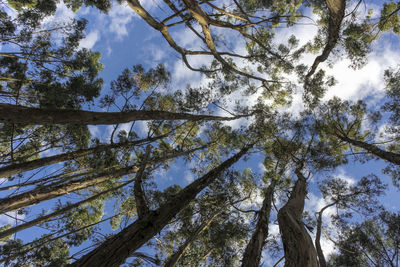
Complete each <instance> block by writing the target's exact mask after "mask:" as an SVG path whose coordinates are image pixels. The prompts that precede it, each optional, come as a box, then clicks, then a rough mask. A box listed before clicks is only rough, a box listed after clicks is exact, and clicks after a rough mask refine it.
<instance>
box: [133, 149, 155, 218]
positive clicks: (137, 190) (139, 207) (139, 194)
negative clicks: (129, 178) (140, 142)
mask: <svg viewBox="0 0 400 267" xmlns="http://www.w3.org/2000/svg"><path fill="white" fill-rule="evenodd" d="M150 152H151V147H150V146H147V147H146V154H145V155H144V158H143V161H142V163H141V164H140V165H141V166H140V168H139V170H138V172H137V173H136V179H135V184H134V186H133V194H134V196H135V202H136V212H137V215H138V218H139V219H140V218H142V217H144V216H145V215H146V214H147V213H148V212H149V206H148V205H147V200H146V196H145V193H144V191H143V187H142V183H143V176H144V175H145V174H144V171H145V170H146V165H147V164H146V163H147V160H148V159H149V156H150Z"/></svg>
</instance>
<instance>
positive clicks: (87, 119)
mask: <svg viewBox="0 0 400 267" xmlns="http://www.w3.org/2000/svg"><path fill="white" fill-rule="evenodd" d="M248 116H250V115H239V116H235V117H220V116H211V115H194V114H189V113H174V112H169V111H162V110H131V111H125V112H94V111H85V110H72V109H43V108H30V107H24V106H17V105H10V104H4V103H0V123H21V124H26V125H45V124H70V123H72V124H79V125H108V124H118V123H127V122H131V121H147V120H189V121H205V120H210V121H229V120H236V119H239V118H242V117H248Z"/></svg>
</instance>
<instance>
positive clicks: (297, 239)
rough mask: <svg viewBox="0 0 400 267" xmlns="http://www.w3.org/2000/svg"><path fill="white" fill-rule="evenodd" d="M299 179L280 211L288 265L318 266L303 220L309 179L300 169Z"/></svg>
mask: <svg viewBox="0 0 400 267" xmlns="http://www.w3.org/2000/svg"><path fill="white" fill-rule="evenodd" d="M295 173H296V175H297V178H298V179H297V181H296V184H295V186H294V188H293V191H292V192H291V194H290V197H289V200H288V202H287V203H286V204H285V205H284V206H283V207H282V208H281V209H280V210H279V212H278V223H279V229H280V232H281V237H282V243H283V249H284V252H285V266H286V267H298V266H302V267H303V266H304V267H306V266H307V267H318V260H317V252H316V251H315V248H314V244H313V242H312V240H311V237H310V236H309V234H308V232H307V230H306V229H305V227H304V224H303V222H302V221H301V219H302V215H303V209H304V200H305V197H306V195H307V179H306V178H305V177H304V176H303V174H302V173H301V172H300V170H299V169H296V170H295Z"/></svg>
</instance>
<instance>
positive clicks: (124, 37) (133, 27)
mask: <svg viewBox="0 0 400 267" xmlns="http://www.w3.org/2000/svg"><path fill="white" fill-rule="evenodd" d="M160 2H161V1H160V0H146V1H145V0H142V1H141V3H142V5H143V6H144V7H145V8H146V9H147V10H150V12H151V13H152V14H153V15H155V16H159V17H160V18H161V17H165V14H166V13H165V10H164V9H163V8H165V6H163V5H162V4H161V3H160ZM221 2H225V3H229V1H227V0H224V1H218V3H221ZM367 2H368V3H367V5H366V6H365V7H364V6H363V7H362V8H360V9H359V11H360V12H366V10H367V9H368V8H374V9H375V10H378V9H379V8H378V6H379V3H380V1H367ZM221 6H222V4H221ZM160 7H161V8H160ZM348 10H351V7H349V8H348ZM306 14H307V15H308V16H309V17H310V18H311V19H313V20H314V21H315V20H316V16H315V15H314V14H312V13H311V12H310V11H306ZM376 15H378V13H377V12H376V13H375V16H376ZM78 17H84V18H86V19H87V20H88V22H89V23H88V26H87V29H86V38H84V39H83V40H82V41H81V43H80V46H81V47H82V48H88V49H93V50H95V51H99V52H101V54H102V58H101V62H102V63H103V64H104V70H103V71H102V72H101V74H100V75H101V77H102V78H103V79H104V80H105V88H104V91H105V92H106V91H107V87H108V85H109V83H110V82H111V81H112V80H113V79H115V78H116V77H117V76H118V75H119V74H120V73H121V72H122V71H123V70H124V69H125V68H129V67H131V66H133V65H136V64H142V65H143V66H144V67H145V68H150V67H155V66H157V64H160V63H162V64H164V65H165V67H166V69H167V70H168V71H169V72H171V86H170V88H171V89H170V90H172V91H173V90H177V89H184V88H185V87H186V85H187V84H189V83H190V84H191V85H194V86H197V85H206V84H207V82H208V80H207V78H206V77H204V75H201V74H200V73H198V72H193V71H191V70H189V69H188V68H187V67H186V66H185V65H184V63H183V62H182V60H181V59H180V56H179V55H178V53H177V52H175V51H174V50H173V49H172V48H171V47H169V45H168V44H167V42H166V41H165V40H164V39H163V38H162V36H161V34H160V33H159V32H157V31H155V30H154V29H152V28H151V27H149V26H148V25H147V24H146V23H145V22H144V21H143V20H142V19H141V18H140V17H139V16H138V15H137V14H136V13H134V12H133V10H132V9H130V8H129V7H128V6H127V4H122V5H118V4H116V3H114V5H113V8H112V9H111V11H110V12H109V13H108V14H103V13H100V12H99V11H97V10H95V9H93V8H88V7H83V8H81V9H80V10H79V11H78V12H77V13H73V12H72V11H70V10H68V8H67V7H66V6H65V5H64V4H59V5H58V11H57V13H56V14H55V16H54V17H51V18H48V19H47V21H46V23H48V24H51V23H54V22H60V21H68V20H70V19H72V18H78ZM305 22H309V21H305ZM224 33H225V34H226V35H227V36H228V37H227V40H229V41H227V42H228V45H229V46H230V47H231V48H233V50H234V51H235V52H237V53H240V54H245V47H244V42H243V40H241V39H239V38H234V36H232V35H231V33H229V32H224ZM316 33H317V27H316V26H314V25H312V24H310V25H299V26H294V27H292V28H290V29H284V28H283V29H281V30H279V31H278V33H277V35H276V40H280V41H285V40H287V39H288V38H289V37H290V36H291V35H295V36H296V38H298V39H299V41H300V45H302V44H305V43H306V42H308V41H310V40H312V39H313V37H314V36H315V34H316ZM172 35H173V37H175V38H176V40H177V41H178V43H179V44H180V45H182V46H184V47H186V48H201V47H202V43H201V42H199V40H198V39H197V38H196V37H195V36H194V35H193V34H192V33H191V32H190V31H188V30H187V29H184V28H183V27H181V28H178V29H177V30H174V31H172ZM399 48H400V42H398V39H396V37H394V36H393V35H391V34H386V35H384V36H382V38H381V39H380V40H379V41H377V42H375V43H374V44H373V47H372V52H371V53H370V54H369V55H368V62H367V64H366V65H365V66H364V67H363V68H362V69H360V70H353V69H351V68H349V67H348V66H349V63H350V62H349V60H348V59H346V58H345V56H343V55H342V52H340V51H337V52H336V53H335V54H334V55H331V56H330V58H329V60H328V62H325V63H323V64H321V65H320V68H324V69H325V70H326V71H327V73H328V74H329V75H332V76H334V77H335V78H336V80H337V83H336V85H335V86H333V87H331V88H329V90H328V91H327V93H326V95H325V97H324V100H328V99H331V98H332V97H334V96H337V97H340V98H342V99H347V100H351V101H357V100H359V99H364V100H366V102H367V104H368V105H369V106H371V107H372V106H374V105H379V103H381V101H382V98H383V97H384V80H383V73H384V71H385V70H386V69H387V68H389V67H396V66H397V65H398V59H399V58H400V49H399ZM315 56H316V55H313V54H306V55H305V56H304V57H303V58H302V59H301V61H302V62H304V63H306V64H308V65H310V64H311V63H312V62H313V60H314V58H315ZM190 62H191V63H193V65H194V66H200V65H202V64H207V63H209V62H210V57H206V56H196V57H192V58H190ZM236 63H237V64H238V66H242V65H243V64H245V62H242V61H240V60H237V62H236ZM329 64H333V65H332V67H329ZM288 79H293V77H288ZM301 94H302V92H301V91H300V90H299V91H298V92H297V93H296V94H295V95H294V96H293V102H292V105H291V106H290V107H286V108H285V110H290V111H291V112H292V113H294V114H298V112H300V111H301V110H302V109H303V108H304V107H303V104H302V97H301ZM257 97H258V95H253V96H250V97H244V96H242V95H240V93H234V94H233V95H231V96H230V100H231V101H230V102H228V103H227V108H228V109H232V108H233V104H232V103H234V101H233V100H237V101H240V102H241V104H243V105H244V104H247V105H252V104H254V103H255V102H256V100H257ZM216 113H217V114H216V115H228V113H226V112H225V111H223V110H216ZM248 123H249V121H248V120H238V121H231V122H228V125H230V126H232V127H233V128H237V127H239V126H241V125H243V124H248ZM119 127H120V129H129V128H130V124H129V123H128V124H123V125H120V126H119ZM135 128H136V129H137V131H138V132H139V133H141V134H145V133H146V132H147V126H146V123H144V122H140V123H136V125H135ZM89 129H90V132H91V133H92V135H94V136H96V137H98V138H100V139H101V140H103V141H105V140H108V139H109V138H110V135H111V132H112V130H113V128H112V127H111V126H90V127H89ZM382 129H383V130H382V131H383V132H384V128H383V127H382ZM262 161H263V156H262V155H261V154H259V155H255V156H254V157H253V158H252V159H250V160H249V161H248V162H246V163H245V162H240V163H239V168H244V167H246V166H247V167H251V168H252V169H253V171H254V172H258V173H262V171H263V166H262V164H261V162H262ZM382 166H384V164H382V162H380V161H371V162H368V163H367V164H364V165H360V164H357V163H354V164H349V165H346V166H342V167H340V168H338V169H337V170H336V171H335V173H323V174H318V175H316V176H312V184H311V185H310V190H309V194H308V199H307V201H306V210H308V211H310V212H311V213H313V212H315V211H317V210H319V209H320V208H321V207H323V206H324V205H325V204H326V202H325V201H324V200H322V199H321V195H320V194H319V192H318V190H317V186H316V184H317V182H318V181H319V180H321V179H322V178H323V176H325V177H327V176H336V177H342V178H344V179H346V180H347V181H349V182H350V183H354V182H355V181H356V180H358V179H359V178H361V177H362V176H365V175H368V174H370V173H371V172H375V173H377V174H380V171H379V170H380V169H381V168H382ZM189 167H190V166H185V164H184V163H183V162H179V161H178V163H177V164H175V165H173V166H172V167H171V168H170V170H168V171H159V173H158V176H159V177H160V178H162V179H160V182H158V185H159V186H160V188H163V187H167V186H169V185H171V184H173V183H177V184H180V185H182V186H184V185H187V184H189V183H190V182H191V181H193V179H195V178H196V177H195V175H194V174H192V173H191V172H190V171H189V170H188V169H189ZM382 180H383V181H385V182H387V183H388V184H389V190H388V191H387V194H386V196H384V197H383V198H382V201H383V204H384V205H385V206H386V207H387V208H388V209H390V210H395V209H396V208H397V207H395V206H394V203H396V202H399V201H400V198H399V194H398V191H397V189H395V188H393V186H390V185H391V183H390V178H389V177H384V175H383V174H382ZM4 185H5V184H4ZM0 197H1V195H0ZM68 197H69V198H71V199H72V198H73V196H68ZM257 202H258V203H259V204H260V203H261V202H262V197H261V196H260V195H259V196H258V197H257ZM54 203H55V201H49V202H46V203H45V204H41V205H38V206H37V207H35V208H34V209H33V211H34V210H37V211H39V210H40V209H42V208H46V207H50V206H52V205H53V204H54ZM281 205H282V204H281ZM333 212H334V210H333V208H330V209H328V210H327V211H326V212H325V216H324V222H325V227H326V228H327V229H329V228H330V227H331V224H330V218H329V216H330V215H331V214H333ZM32 213H33V212H32ZM11 215H14V214H13V213H11ZM105 216H107V215H105ZM274 216H275V215H273V218H274ZM25 219H27V218H25ZM13 222H14V220H12V219H10V218H9V217H7V216H5V215H0V226H1V224H6V223H13ZM34 229H35V234H37V231H41V229H38V228H37V227H35V228H34ZM270 233H271V234H272V235H273V234H278V233H279V228H278V226H277V224H276V223H275V224H273V226H272V227H271V231H270ZM332 236H333V237H334V236H335V232H332ZM31 237H32V233H30V232H26V231H25V232H22V233H20V234H18V238H23V239H30V238H31ZM322 246H323V249H324V252H325V254H326V255H327V254H329V253H330V252H332V251H334V244H333V243H332V242H330V241H328V240H327V239H326V238H323V240H322ZM262 262H263V263H264V264H263V266H266V267H268V266H272V265H273V263H274V262H275V259H271V258H270V257H269V256H268V255H266V254H264V257H263V260H262Z"/></svg>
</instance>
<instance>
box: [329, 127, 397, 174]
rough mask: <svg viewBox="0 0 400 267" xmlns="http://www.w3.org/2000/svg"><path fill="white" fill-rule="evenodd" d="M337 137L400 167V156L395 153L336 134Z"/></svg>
mask: <svg viewBox="0 0 400 267" xmlns="http://www.w3.org/2000/svg"><path fill="white" fill-rule="evenodd" d="M335 136H337V137H338V138H339V139H341V140H343V141H345V142H347V143H349V144H352V145H354V146H357V147H359V148H362V149H365V150H366V151H368V152H369V153H371V154H373V155H375V156H377V157H379V158H381V159H384V160H386V161H389V162H391V163H393V164H395V165H399V166H400V155H399V154H396V153H393V152H389V151H385V150H383V149H380V148H379V147H377V146H375V145H371V144H368V143H365V142H362V141H358V140H354V139H351V138H349V137H347V136H342V135H340V134H335Z"/></svg>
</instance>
